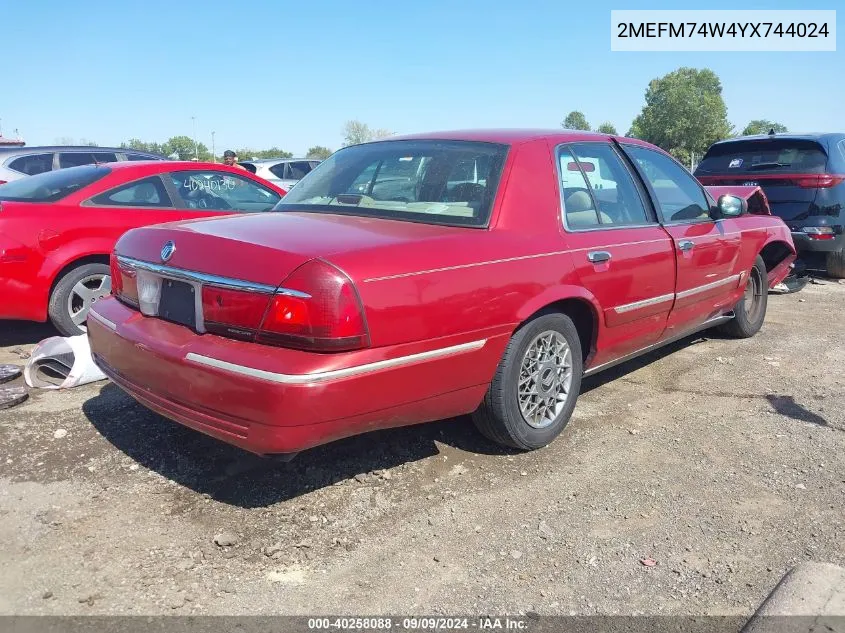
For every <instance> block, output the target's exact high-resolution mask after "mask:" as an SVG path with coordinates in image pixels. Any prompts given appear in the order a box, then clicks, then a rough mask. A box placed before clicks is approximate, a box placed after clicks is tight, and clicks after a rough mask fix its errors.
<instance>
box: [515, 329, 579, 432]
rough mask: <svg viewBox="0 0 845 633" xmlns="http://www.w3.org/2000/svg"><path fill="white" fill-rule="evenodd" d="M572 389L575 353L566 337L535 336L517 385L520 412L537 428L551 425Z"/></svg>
mask: <svg viewBox="0 0 845 633" xmlns="http://www.w3.org/2000/svg"><path fill="white" fill-rule="evenodd" d="M571 387H572V350H571V349H570V347H569V344H568V343H567V342H566V339H565V338H564V336H563V335H562V334H561V333H560V332H557V331H554V330H549V331H546V332H542V333H541V334H539V335H537V336H536V337H534V339H533V340H532V341H531V343H530V344H529V345H528V348H527V349H526V350H525V354H524V355H523V357H522V362H521V363H520V369H519V382H518V384H517V398H518V401H519V410H520V413H522V417H523V419H524V420H525V421H526V422H527V423H528V425H529V426H531V427H533V428H535V429H543V428H546V427H547V426H549V425H551V424H552V423H553V422H554V421H555V420H556V419H557V417H558V416H559V415H560V412H561V411H562V410H563V408H564V406H565V405H566V402H567V400H568V399H569V393H570V389H571Z"/></svg>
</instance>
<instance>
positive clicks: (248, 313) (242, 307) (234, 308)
mask: <svg viewBox="0 0 845 633" xmlns="http://www.w3.org/2000/svg"><path fill="white" fill-rule="evenodd" d="M270 298H271V297H270V295H267V294H262V293H258V292H245V291H242V290H231V289H228V288H215V287H214V286H204V287H203V289H202V313H203V318H204V320H205V329H206V330H208V331H209V332H212V333H213V334H220V335H222V336H229V337H232V338H239V339H243V340H250V341H251V340H253V339H254V338H255V333H256V332H257V331H258V328H259V327H260V326H261V320H262V319H263V318H264V313H265V312H266V311H267V304H268V303H269V302H270Z"/></svg>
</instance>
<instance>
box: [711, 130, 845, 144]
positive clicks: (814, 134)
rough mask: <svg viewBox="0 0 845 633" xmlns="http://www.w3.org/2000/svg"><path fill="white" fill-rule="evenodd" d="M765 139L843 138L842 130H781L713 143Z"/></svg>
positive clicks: (811, 139) (805, 139)
mask: <svg viewBox="0 0 845 633" xmlns="http://www.w3.org/2000/svg"><path fill="white" fill-rule="evenodd" d="M767 139H783V140H789V141H838V140H841V139H845V133H843V132H810V133H807V134H793V133H790V132H783V133H777V134H751V135H748V136H737V137H734V138H726V139H723V140H721V141H716V142H715V143H713V145H727V144H730V143H737V142H741V141H764V140H767Z"/></svg>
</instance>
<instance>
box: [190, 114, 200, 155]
mask: <svg viewBox="0 0 845 633" xmlns="http://www.w3.org/2000/svg"><path fill="white" fill-rule="evenodd" d="M191 121H193V123H194V156H195V157H196V160H199V159H200V148H199V145H197V117H195V116H192V117H191Z"/></svg>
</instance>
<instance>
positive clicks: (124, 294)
mask: <svg viewBox="0 0 845 633" xmlns="http://www.w3.org/2000/svg"><path fill="white" fill-rule="evenodd" d="M109 266H110V268H111V293H112V294H113V295H114V296H115V297H117V298H118V299H120V300H122V301H124V302H126V303H129V304H130V305H132V306H133V307H135V308H137V307H138V273H137V271H136V270H135V269H134V268H133V267H131V266H129V265H127V264H123V263H121V262H120V261H119V260H118V259H117V256H116V255H114V254H112V256H111V260H110V261H109Z"/></svg>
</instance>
